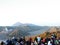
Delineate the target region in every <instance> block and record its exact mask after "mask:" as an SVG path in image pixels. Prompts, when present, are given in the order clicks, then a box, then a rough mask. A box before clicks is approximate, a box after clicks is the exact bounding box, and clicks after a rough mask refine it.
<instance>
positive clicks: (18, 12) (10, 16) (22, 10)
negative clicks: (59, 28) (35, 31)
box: [0, 0, 60, 26]
mask: <svg viewBox="0 0 60 45" xmlns="http://www.w3.org/2000/svg"><path fill="white" fill-rule="evenodd" d="M16 22H21V23H33V24H37V25H60V0H0V26H7V25H12V24H14V23H16Z"/></svg>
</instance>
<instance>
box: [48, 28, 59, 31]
mask: <svg viewBox="0 0 60 45" xmlns="http://www.w3.org/2000/svg"><path fill="white" fill-rule="evenodd" d="M58 31H60V28H58V27H51V28H49V31H48V32H58Z"/></svg>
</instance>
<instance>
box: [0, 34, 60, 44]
mask: <svg viewBox="0 0 60 45" xmlns="http://www.w3.org/2000/svg"><path fill="white" fill-rule="evenodd" d="M0 45H60V38H57V36H56V35H54V34H52V35H51V37H50V38H49V37H46V38H41V37H40V36H38V37H35V38H34V41H33V40H32V38H29V40H26V39H25V38H23V37H21V38H19V39H17V38H15V37H13V38H12V39H8V40H6V42H4V41H2V42H1V44H0Z"/></svg>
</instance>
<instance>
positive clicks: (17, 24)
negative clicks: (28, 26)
mask: <svg viewBox="0 0 60 45" xmlns="http://www.w3.org/2000/svg"><path fill="white" fill-rule="evenodd" d="M20 25H22V23H20V22H17V23H15V24H13V26H20Z"/></svg>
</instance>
